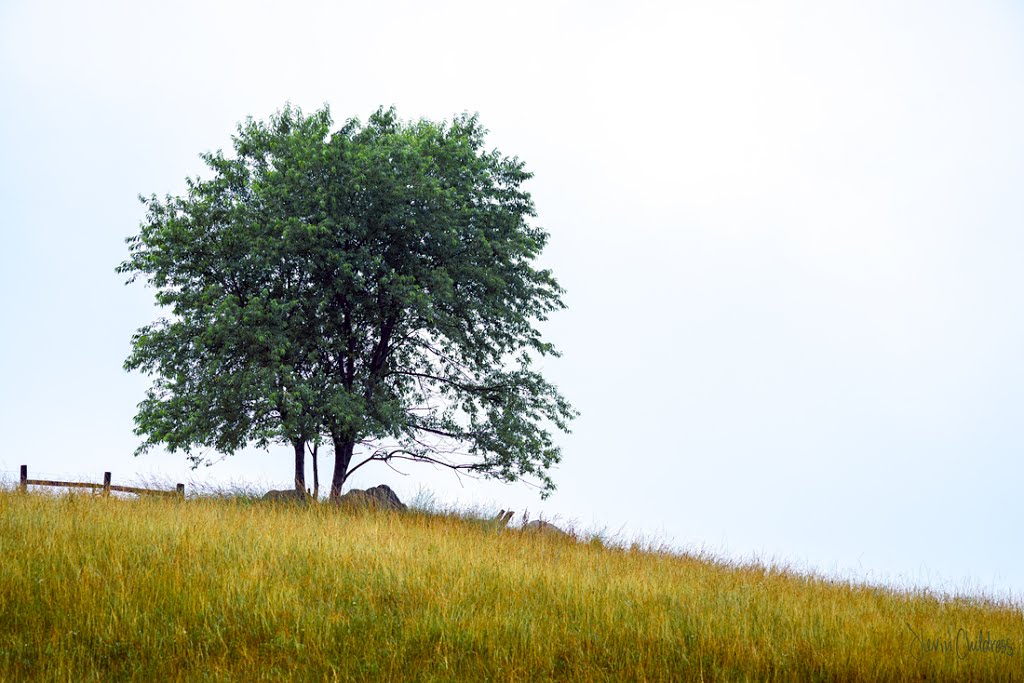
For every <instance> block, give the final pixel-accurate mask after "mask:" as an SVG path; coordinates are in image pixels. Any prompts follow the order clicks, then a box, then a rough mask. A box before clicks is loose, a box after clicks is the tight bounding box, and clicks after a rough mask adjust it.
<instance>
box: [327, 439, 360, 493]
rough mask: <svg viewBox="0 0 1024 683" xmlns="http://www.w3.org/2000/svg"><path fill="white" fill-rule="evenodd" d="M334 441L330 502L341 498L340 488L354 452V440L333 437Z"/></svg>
mask: <svg viewBox="0 0 1024 683" xmlns="http://www.w3.org/2000/svg"><path fill="white" fill-rule="evenodd" d="M333 439H334V476H333V477H332V478H331V500H337V499H338V498H340V497H341V487H342V486H344V485H345V477H346V476H348V465H349V463H350V462H352V452H353V451H354V450H355V447H356V442H355V439H349V438H345V437H338V436H335V437H333Z"/></svg>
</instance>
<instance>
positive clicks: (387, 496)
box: [338, 484, 406, 510]
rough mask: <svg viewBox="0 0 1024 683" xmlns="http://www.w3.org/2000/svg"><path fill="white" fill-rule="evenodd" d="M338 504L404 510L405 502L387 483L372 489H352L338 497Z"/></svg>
mask: <svg viewBox="0 0 1024 683" xmlns="http://www.w3.org/2000/svg"><path fill="white" fill-rule="evenodd" d="M338 504H339V505H344V506H346V507H352V508H375V509H378V510H405V509H406V507H405V503H403V502H402V501H401V500H399V499H398V496H397V495H396V494H395V492H394V491H392V490H391V487H390V486H388V485H387V484H381V485H380V486H374V487H373V488H372V489H365V490H364V489H352V490H351V491H349V492H348V493H346V494H345V495H343V496H342V497H341V498H339V499H338Z"/></svg>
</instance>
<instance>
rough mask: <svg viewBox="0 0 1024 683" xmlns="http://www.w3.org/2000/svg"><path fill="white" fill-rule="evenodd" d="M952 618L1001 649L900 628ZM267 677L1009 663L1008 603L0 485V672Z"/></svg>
mask: <svg viewBox="0 0 1024 683" xmlns="http://www.w3.org/2000/svg"><path fill="white" fill-rule="evenodd" d="M961 628H962V629H965V630H966V631H967V632H968V633H970V634H971V639H972V640H974V639H976V638H977V633H978V631H979V630H981V631H983V632H987V633H988V634H989V636H990V637H991V638H992V639H993V640H998V639H1004V640H1009V641H1010V643H1011V644H1012V646H1013V648H1014V651H1013V654H1012V655H1006V654H998V653H992V652H981V653H979V652H972V653H969V654H968V656H966V657H964V658H960V657H958V656H957V655H956V654H955V653H943V652H922V651H921V647H920V645H919V644H915V642H914V636H913V633H912V631H911V629H913V631H914V632H917V633H918V634H920V635H922V636H923V637H925V638H931V639H943V640H944V639H946V638H953V639H954V640H955V637H956V634H957V632H958V630H959V629H961ZM961 638H962V636H961ZM961 645H963V641H962V640H961ZM280 679H293V680H309V681H321V680H377V679H379V680H440V681H446V680H460V681H461V680H466V681H484V680H494V681H505V680H509V681H512V680H521V681H535V680H547V679H564V680H577V681H597V680H609V681H623V680H715V681H748V680H749V681H764V680H800V681H816V680H817V681H846V680H863V681H887V680H915V681H916V680H921V681H924V680H927V681H934V680H950V681H953V680H956V681H970V680H974V681H997V680H1004V681H1006V680H1015V681H1022V680H1024V612H1022V610H1021V607H1020V606H1019V605H1014V604H1008V603H1001V602H995V601H986V600H983V599H978V598H948V597H945V598H944V597H940V596H934V595H929V594H926V593H908V592H897V591H891V590H884V589H879V588H872V587H866V586H858V585H851V584H847V583H838V582H829V581H826V580H824V579H822V578H814V577H807V576H802V575H799V574H795V573H789V572H785V571H780V570H777V569H772V568H765V567H758V566H736V565H729V564H722V563H716V562H711V561H707V560H704V559H700V558H695V557H688V556H683V555H673V554H668V553H659V552H651V551H645V550H640V549H633V550H629V549H620V548H611V547H605V545H604V544H603V543H601V542H600V541H592V542H573V541H565V540H561V539H558V538H550V537H545V536H537V535H529V534H523V533H519V532H515V531H501V532H499V531H498V530H496V529H494V528H488V526H487V525H486V524H482V523H480V522H479V521H474V520H472V519H468V518H465V517H460V516H458V515H453V514H439V513H428V512H412V513H408V514H386V513H363V514H357V513H351V512H349V513H343V512H340V511H338V510H336V509H334V508H332V507H330V506H327V505H314V506H312V507H310V508H296V507H287V506H285V507H272V506H266V505H262V504H254V503H252V502H238V501H231V500H225V499H218V498H216V497H210V498H205V499H198V500H187V501H176V500H164V499H154V500H137V501H136V500H119V499H113V498H112V499H103V498H101V497H96V496H90V495H69V496H63V497H51V496H47V495H42V494H29V495H21V494H16V493H0V680H5V681H6V680H15V681H16V680H32V681H37V680H62V681H63V680H68V681H92V680H95V681H112V680H160V681H164V680H190V681H193V680H199V681H202V680H235V681H260V680H280Z"/></svg>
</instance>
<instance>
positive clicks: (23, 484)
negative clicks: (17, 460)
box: [18, 465, 28, 493]
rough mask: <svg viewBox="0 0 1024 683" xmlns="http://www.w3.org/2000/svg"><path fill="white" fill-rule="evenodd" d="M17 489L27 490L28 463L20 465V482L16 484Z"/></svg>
mask: <svg viewBox="0 0 1024 683" xmlns="http://www.w3.org/2000/svg"><path fill="white" fill-rule="evenodd" d="M18 490H19V491H21V492H22V493H27V492H28V465H22V466H21V482H20V483H19V484H18Z"/></svg>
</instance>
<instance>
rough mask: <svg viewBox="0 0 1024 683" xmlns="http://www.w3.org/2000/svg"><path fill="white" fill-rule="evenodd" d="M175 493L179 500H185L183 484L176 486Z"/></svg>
mask: <svg viewBox="0 0 1024 683" xmlns="http://www.w3.org/2000/svg"><path fill="white" fill-rule="evenodd" d="M176 491H177V493H178V497H179V498H181V499H182V500H184V499H185V485H184V484H178V486H177V487H176Z"/></svg>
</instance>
